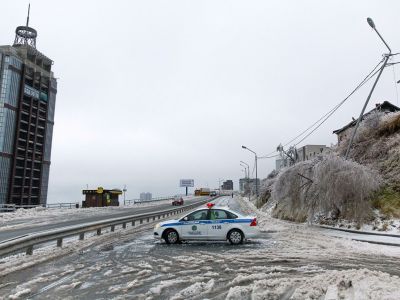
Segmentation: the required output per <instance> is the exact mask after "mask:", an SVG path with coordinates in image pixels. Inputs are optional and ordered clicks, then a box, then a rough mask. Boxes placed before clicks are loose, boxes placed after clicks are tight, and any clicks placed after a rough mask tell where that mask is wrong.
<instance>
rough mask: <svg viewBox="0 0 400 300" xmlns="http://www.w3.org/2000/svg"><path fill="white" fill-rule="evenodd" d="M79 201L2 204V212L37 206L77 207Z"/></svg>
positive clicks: (0, 208) (0, 209)
mask: <svg viewBox="0 0 400 300" xmlns="http://www.w3.org/2000/svg"><path fill="white" fill-rule="evenodd" d="M77 204H78V207H79V203H77V202H76V203H75V202H71V203H49V204H46V206H44V205H16V204H0V212H14V211H16V210H17V209H20V208H26V209H29V208H36V207H43V208H44V207H45V208H76V205H77Z"/></svg>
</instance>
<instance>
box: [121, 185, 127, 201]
mask: <svg viewBox="0 0 400 300" xmlns="http://www.w3.org/2000/svg"><path fill="white" fill-rule="evenodd" d="M122 191H123V192H124V206H125V203H126V201H125V193H126V191H127V189H126V184H124V189H123V190H122Z"/></svg>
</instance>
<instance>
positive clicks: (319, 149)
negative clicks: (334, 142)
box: [296, 145, 331, 162]
mask: <svg viewBox="0 0 400 300" xmlns="http://www.w3.org/2000/svg"><path fill="white" fill-rule="evenodd" d="M330 152H331V148H329V147H327V146H325V145H305V146H303V147H300V148H298V149H297V159H296V162H300V161H305V160H309V159H312V158H314V157H317V156H318V155H322V154H328V153H330Z"/></svg>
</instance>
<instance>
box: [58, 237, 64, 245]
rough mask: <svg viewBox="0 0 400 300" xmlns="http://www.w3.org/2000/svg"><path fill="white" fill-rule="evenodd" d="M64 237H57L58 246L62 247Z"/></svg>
mask: <svg viewBox="0 0 400 300" xmlns="http://www.w3.org/2000/svg"><path fill="white" fill-rule="evenodd" d="M62 243H63V239H62V238H59V239H57V247H62Z"/></svg>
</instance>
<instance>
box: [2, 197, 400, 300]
mask: <svg viewBox="0 0 400 300" xmlns="http://www.w3.org/2000/svg"><path fill="white" fill-rule="evenodd" d="M217 202H219V203H220V204H223V205H229V206H230V207H231V208H232V209H235V210H241V211H242V213H245V214H246V213H248V211H247V208H246V207H245V206H243V202H239V201H235V200H234V199H231V198H230V197H224V198H220V199H219V200H218V201H217ZM259 226H260V228H261V229H263V233H262V235H261V236H260V238H258V239H256V240H253V241H251V242H249V243H246V244H244V245H240V246H231V245H230V244H228V243H226V242H217V243H216V242H191V243H184V244H178V245H167V244H165V243H163V242H158V241H154V239H153V236H152V230H151V228H150V227H149V226H147V227H144V228H143V230H142V231H139V232H137V233H136V234H133V235H130V236H125V237H115V238H111V237H110V239H109V240H108V242H107V243H104V241H103V242H102V243H98V244H96V245H94V246H92V247H91V248H89V249H86V250H85V251H80V252H78V253H74V254H72V255H68V256H65V257H62V258H61V259H58V260H55V261H51V262H46V263H42V264H39V265H37V266H35V267H32V268H29V269H26V270H24V271H22V272H14V273H11V274H9V275H7V276H5V277H3V278H1V284H0V295H4V296H5V297H8V296H11V298H12V297H16V296H20V297H22V298H27V299H148V300H149V299H205V298H207V299H325V300H327V299H339V298H340V297H341V299H378V298H379V299H397V298H396V297H398V286H400V279H399V278H398V277H394V276H393V275H397V276H400V269H399V267H398V260H399V258H400V249H399V248H397V247H388V246H378V245H371V244H368V243H360V242H354V241H350V240H344V239H339V238H334V237H331V236H327V235H324V234H323V233H322V232H323V230H321V229H315V228H307V227H306V226H303V225H296V224H288V223H284V222H280V221H278V220H270V219H266V220H262V221H261V222H260V224H259ZM335 295H336V296H337V297H336V296H335ZM369 295H373V297H372V298H368V297H369ZM339 296H340V297H339Z"/></svg>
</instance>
